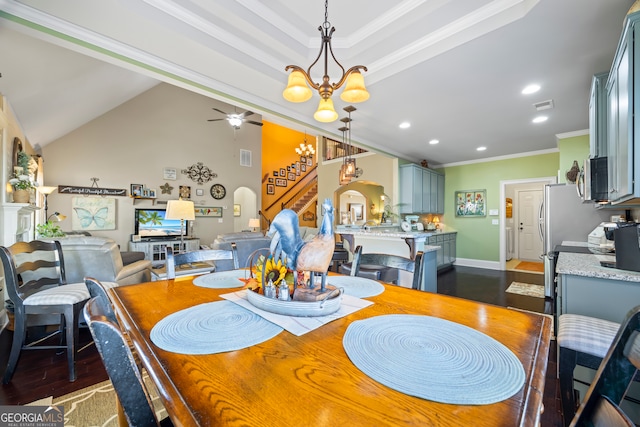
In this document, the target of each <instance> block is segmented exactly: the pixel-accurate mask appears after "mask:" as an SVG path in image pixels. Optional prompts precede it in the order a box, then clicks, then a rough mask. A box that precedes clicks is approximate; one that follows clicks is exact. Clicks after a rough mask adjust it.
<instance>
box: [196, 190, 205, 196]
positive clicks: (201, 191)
mask: <svg viewBox="0 0 640 427" xmlns="http://www.w3.org/2000/svg"><path fill="white" fill-rule="evenodd" d="M196 196H204V190H203V189H202V188H196Z"/></svg>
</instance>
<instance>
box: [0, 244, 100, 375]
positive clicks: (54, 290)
mask: <svg viewBox="0 0 640 427" xmlns="http://www.w3.org/2000/svg"><path fill="white" fill-rule="evenodd" d="M0 259H1V260H2V268H3V270H4V282H5V285H6V288H7V294H8V295H9V299H10V300H11V302H12V303H13V306H14V318H15V324H14V332H13V341H12V343H11V353H10V355H9V362H8V364H7V369H6V370H5V373H4V377H3V379H2V381H3V383H4V384H7V383H9V382H10V381H11V378H12V377H13V374H14V372H15V369H16V366H17V364H18V359H19V358H20V353H21V352H22V350H35V349H59V348H65V349H66V350H67V363H68V365H69V381H75V379H76V371H75V353H76V347H77V343H78V318H79V316H80V312H81V310H82V307H83V305H84V304H85V303H86V301H87V300H88V299H89V291H88V290H87V287H86V285H85V284H84V283H72V284H67V283H66V277H65V271H64V258H63V255H62V249H61V247H60V243H59V242H57V241H53V242H43V241H39V240H34V241H31V242H18V243H15V244H13V245H11V246H9V247H4V246H0ZM33 315H59V316H60V317H59V322H56V323H59V325H60V327H59V329H58V332H57V333H60V334H61V342H60V345H37V344H38V342H40V341H42V340H38V341H37V342H31V343H27V326H28V325H29V323H30V322H29V320H30V319H31V318H33ZM41 322H42V320H41ZM63 331H64V333H63ZM63 341H64V344H63Z"/></svg>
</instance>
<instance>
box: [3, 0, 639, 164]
mask: <svg viewBox="0 0 640 427" xmlns="http://www.w3.org/2000/svg"><path fill="white" fill-rule="evenodd" d="M632 3H633V1H632V0H606V1H605V0H562V1H558V0H455V1H452V0H403V1H399V2H390V1H382V0H369V1H365V0H342V1H340V2H338V1H336V0H333V1H332V2H329V13H328V20H329V21H330V22H331V24H332V25H333V26H335V28H336V31H335V33H334V38H333V49H334V53H335V56H336V58H337V59H338V60H339V61H340V62H341V63H342V65H343V66H345V68H346V67H350V66H353V65H359V64H362V65H366V66H367V68H368V72H367V73H364V75H365V81H366V83H367V87H368V89H369V92H370V93H371V98H370V99H369V100H368V101H366V102H364V103H361V104H355V105H354V106H355V107H356V108H357V111H355V112H354V113H353V114H352V118H353V125H352V137H353V139H354V141H356V142H358V143H360V144H363V145H365V146H367V147H369V148H374V149H378V150H381V151H383V152H386V153H389V154H392V155H396V156H398V157H401V158H404V159H408V160H413V161H419V160H421V159H427V160H429V162H430V163H431V164H436V165H437V164H451V163H455V162H465V161H473V160H477V159H480V158H487V157H498V156H509V155H514V154H516V153H522V152H535V151H543V150H550V149H555V148H556V146H557V141H556V135H558V134H562V133H568V132H574V131H581V130H584V129H587V128H588V97H589V87H590V83H591V77H592V75H593V74H595V73H598V72H602V71H607V70H608V69H609V68H610V65H611V61H612V59H613V55H614V53H615V48H616V45H617V43H618V39H619V37H620V33H621V30H622V25H623V19H624V16H625V13H626V11H627V10H628V9H629V7H630V6H631V4H632ZM323 21H324V2H322V1H319V0H313V1H311V0H307V1H299V0H298V1H296V0H269V1H259V0H236V1H231V0H127V1H119V0H100V1H98V0H65V1H64V2H52V1H50V0H23V1H14V0H0V58H1V61H0V73H1V74H2V77H1V78H0V93H2V94H4V95H6V96H7V97H8V98H9V100H10V102H11V104H12V106H13V108H14V111H15V113H16V115H17V117H18V118H19V120H20V122H21V125H22V126H23V129H24V131H25V133H26V134H27V137H28V138H29V140H30V141H31V143H32V144H34V145H36V146H43V145H45V144H47V143H49V142H51V141H53V140H55V139H56V138H59V137H60V136H62V135H64V134H66V133H68V132H70V131H71V130H73V129H75V128H77V127H78V126H81V125H82V124H83V123H86V122H87V121H89V120H91V119H93V118H95V117H97V116H99V115H101V114H103V113H105V112H106V111H109V110H110V109H112V108H115V107H116V106H118V105H119V104H121V103H122V102H125V101H126V100H128V99H130V98H132V97H134V96H136V95H137V94H139V93H141V92H142V91H145V90H147V89H149V88H150V87H152V86H153V85H155V84H157V83H158V82H159V81H165V82H168V83H171V84H176V85H179V86H181V87H184V88H186V89H188V90H193V91H196V92H199V93H202V94H204V95H206V96H210V97H212V98H215V99H218V100H221V101H224V102H227V103H229V104H231V105H233V106H236V107H238V108H241V109H251V110H252V111H255V112H256V113H259V114H261V115H262V117H263V118H264V119H266V120H270V121H273V122H276V123H280V124H283V125H285V126H289V127H292V128H294V129H298V130H301V131H305V130H306V131H308V132H312V133H322V134H325V135H329V136H333V137H335V138H339V137H340V132H339V131H338V128H339V127H340V126H341V125H342V122H340V121H336V122H333V123H329V124H322V123H319V122H316V121H314V120H313V117H312V116H313V112H314V111H315V109H316V107H317V103H318V101H319V97H318V95H317V94H315V95H314V97H313V98H312V99H311V100H310V101H307V102H306V103H304V104H292V103H289V102H287V101H285V100H284V99H283V98H282V90H283V89H284V87H285V85H286V81H287V73H286V72H285V70H284V68H285V66H286V65H289V64H295V65H299V66H301V67H303V68H305V69H306V68H307V67H308V66H309V65H310V64H311V63H312V62H313V60H314V59H315V57H316V56H317V54H318V50H319V44H320V33H319V32H318V26H320V25H321V24H322V22H323ZM321 74H322V66H318V67H315V68H314V69H313V70H312V75H313V77H314V79H315V80H320V79H321ZM329 74H330V76H331V77H332V80H334V79H335V76H336V75H337V74H338V71H336V69H335V67H334V68H331V69H330V73H329ZM529 83H538V84H539V85H540V86H541V90H540V91H539V92H537V93H535V94H533V95H528V96H525V95H522V94H521V93H520V91H521V90H522V88H523V87H524V86H525V85H527V84H529ZM333 98H334V102H335V105H336V110H337V111H338V113H340V115H341V117H343V116H346V113H344V112H343V111H342V108H343V107H345V106H346V104H345V103H344V102H343V101H341V100H340V99H339V97H338V96H336V95H334V97H333ZM548 100H553V106H554V108H553V109H550V110H545V111H543V112H537V111H536V108H535V107H534V104H535V103H539V102H542V101H548ZM538 114H545V115H546V116H548V120H547V121H546V122H544V123H541V124H533V123H532V122H531V121H532V119H533V118H534V117H535V116H536V115H538ZM403 121H408V122H410V123H411V127H410V128H408V129H400V128H399V127H398V126H399V124H400V123H401V122H403ZM432 139H438V140H439V141H440V143H439V144H436V145H431V144H429V143H428V142H429V141H430V140H432ZM478 146H485V147H486V150H485V151H482V152H479V151H476V148H477V147H478Z"/></svg>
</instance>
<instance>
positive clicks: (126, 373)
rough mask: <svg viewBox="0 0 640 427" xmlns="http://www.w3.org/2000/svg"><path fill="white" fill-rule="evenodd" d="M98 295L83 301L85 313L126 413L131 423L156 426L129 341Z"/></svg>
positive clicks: (150, 404)
mask: <svg viewBox="0 0 640 427" xmlns="http://www.w3.org/2000/svg"><path fill="white" fill-rule="evenodd" d="M98 298H99V297H96V298H92V299H91V300H89V302H88V303H87V304H86V305H85V307H84V317H85V320H86V322H87V324H88V325H89V330H90V331H91V335H93V340H94V341H95V343H96V348H97V349H98V352H99V353H100V357H102V361H103V362H104V366H105V368H106V370H107V374H108V375H109V378H110V379H111V383H112V384H113V388H114V389H115V391H116V394H117V395H118V401H119V402H120V404H121V405H122V409H123V411H124V414H125V417H126V418H127V421H128V423H129V425H132V426H158V425H159V424H158V419H157V418H156V415H155V413H154V411H153V404H152V403H151V398H150V397H149V394H148V393H147V389H146V387H145V385H144V382H143V380H142V375H141V374H140V370H139V369H138V366H137V365H136V363H135V359H134V357H133V354H132V353H131V350H130V349H129V345H128V344H127V342H126V340H125V338H124V335H123V334H122V332H121V331H120V328H119V326H118V325H117V324H116V323H114V322H112V321H110V320H109V318H108V314H107V313H105V312H104V311H103V306H102V304H100V303H99V301H98Z"/></svg>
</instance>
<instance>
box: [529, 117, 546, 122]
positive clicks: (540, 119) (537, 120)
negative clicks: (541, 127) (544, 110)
mask: <svg viewBox="0 0 640 427" xmlns="http://www.w3.org/2000/svg"><path fill="white" fill-rule="evenodd" d="M548 119H549V117H547V116H538V117H536V118H534V119H533V120H531V121H532V122H533V123H542V122H546V121H547V120H548Z"/></svg>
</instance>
